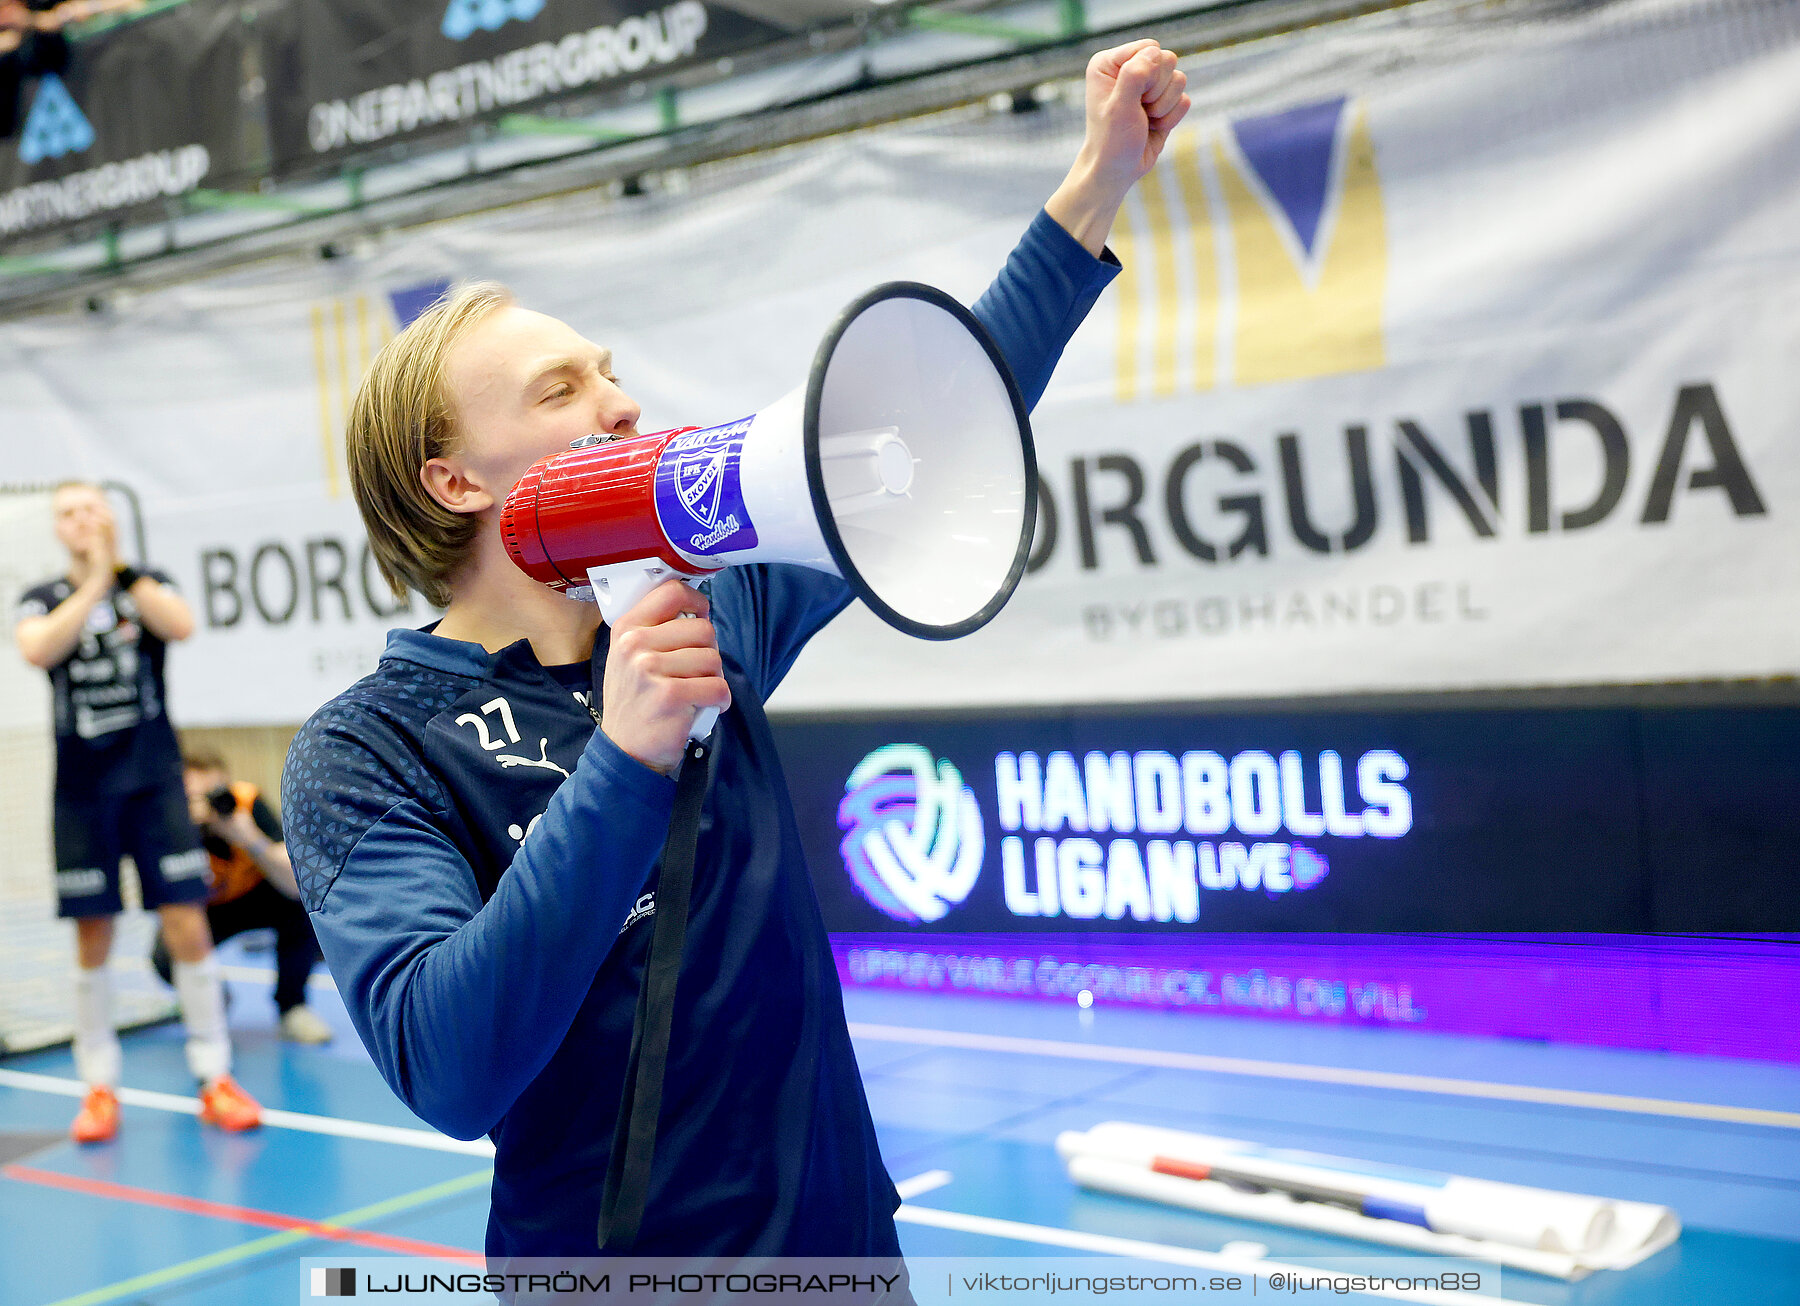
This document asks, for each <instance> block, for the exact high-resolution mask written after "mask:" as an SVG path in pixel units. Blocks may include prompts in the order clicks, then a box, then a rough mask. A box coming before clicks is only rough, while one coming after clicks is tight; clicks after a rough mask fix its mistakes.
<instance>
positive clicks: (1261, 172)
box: [1231, 95, 1346, 258]
mask: <svg viewBox="0 0 1800 1306" xmlns="http://www.w3.org/2000/svg"><path fill="white" fill-rule="evenodd" d="M1345 103H1346V99H1345V97H1344V96H1341V95H1340V96H1339V97H1338V98H1337V99H1335V100H1324V101H1321V102H1320V103H1318V104H1303V105H1301V106H1300V107H1298V108H1296V109H1288V110H1286V111H1284V112H1282V113H1271V114H1268V115H1266V116H1264V117H1261V118H1242V119H1239V120H1238V121H1237V122H1234V123H1233V124H1232V125H1231V129H1232V131H1233V132H1235V133H1236V134H1237V142H1238V148H1239V149H1241V150H1242V151H1243V152H1244V157H1245V158H1246V159H1247V160H1249V162H1250V166H1251V167H1252V168H1254V169H1256V175H1257V176H1258V177H1260V178H1262V184H1263V185H1264V186H1265V187H1267V188H1268V191H1269V194H1270V195H1272V196H1274V198H1275V202H1276V203H1277V204H1279V205H1281V211H1282V212H1283V213H1285V214H1287V219H1288V222H1289V223H1291V224H1292V225H1293V228H1294V235H1295V236H1296V237H1297V238H1298V239H1299V241H1300V247H1301V248H1302V249H1304V250H1305V251H1306V254H1307V257H1309V258H1310V257H1312V255H1313V252H1314V251H1313V243H1314V242H1315V241H1316V240H1317V239H1318V237H1319V219H1320V218H1321V217H1322V216H1323V215H1324V213H1325V197H1326V195H1328V194H1329V193H1330V190H1331V153H1332V147H1333V146H1334V145H1335V144H1336V143H1337V129H1338V120H1339V119H1340V118H1341V117H1343V113H1344V105H1345Z"/></svg>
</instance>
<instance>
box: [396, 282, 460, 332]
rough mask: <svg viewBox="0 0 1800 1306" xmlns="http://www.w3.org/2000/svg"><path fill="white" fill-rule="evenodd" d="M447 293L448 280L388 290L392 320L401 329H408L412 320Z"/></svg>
mask: <svg viewBox="0 0 1800 1306" xmlns="http://www.w3.org/2000/svg"><path fill="white" fill-rule="evenodd" d="M449 293H450V281H449V279H448V278H439V279H438V280H435V281H421V282H420V283H419V284H418V285H416V286H401V287H400V288H399V289H397V290H390V291H388V292H387V297H388V303H389V304H391V305H393V308H394V320H395V321H396V322H398V323H399V324H400V325H401V326H402V327H409V326H411V325H412V323H413V319H414V318H416V317H418V316H419V314H421V313H423V312H424V311H425V310H426V309H428V308H430V307H431V306H432V305H433V304H435V303H437V302H438V300H440V299H442V298H443V297H444V296H445V295H447V294H449Z"/></svg>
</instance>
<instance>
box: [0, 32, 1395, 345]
mask: <svg viewBox="0 0 1800 1306" xmlns="http://www.w3.org/2000/svg"><path fill="white" fill-rule="evenodd" d="M1404 7H1405V5H1404V4H1403V3H1399V2H1397V0H1217V2H1215V3H1211V4H1197V3H1194V0H1024V2H1022V3H1020V2H1014V3H995V2H994V0H943V2H941V3H929V4H905V3H902V2H899V0H891V2H890V3H885V4H884V3H874V2H872V0H729V3H721V2H720V0H588V2H587V3H570V2H569V0H562V2H561V3H559V0H151V3H150V4H148V5H146V6H145V7H143V8H142V9H139V10H137V11H135V12H133V13H129V14H124V15H113V16H110V17H103V18H99V19H95V20H91V21H89V22H88V23H86V24H83V25H82V26H81V27H79V28H73V29H71V46H72V50H73V59H72V60H71V63H70V66H69V68H68V69H67V71H66V72H65V73H64V74H63V75H62V76H61V77H58V76H54V75H47V76H44V77H41V78H38V79H35V84H29V85H28V89H27V90H26V91H25V93H24V97H23V98H24V99H25V101H26V102H25V103H24V104H22V105H21V106H20V110H21V112H20V118H21V127H20V130H19V132H18V134H17V135H16V136H15V137H14V138H13V139H12V140H9V141H7V142H6V143H5V145H4V147H0V315H5V316H15V317H16V316H20V315H25V314H31V313H34V312H40V311H45V310H52V309H62V308H66V307H68V306H69V305H70V304H71V303H75V304H80V303H83V302H86V303H87V304H88V306H89V307H90V308H92V309H94V310H95V311H103V310H104V307H105V305H106V303H107V302H108V296H110V295H114V294H117V293H119V292H121V291H123V292H127V293H128V292H129V291H130V290H132V289H133V288H139V287H148V286H152V285H156V284H162V283H166V282H168V281H171V280H179V279H182V278H184V277H188V276H193V275H198V274H200V273H203V272H206V271H210V270H215V269H218V268H221V267H227V266H231V265H234V264H237V263H241V262H243V261H246V260H251V259H256V258H263V257H269V256H273V255H278V254H292V253H295V252H300V251H308V250H310V251H312V252H314V253H316V254H318V255H319V256H320V257H326V258H329V257H334V256H336V255H337V254H340V253H346V252H350V251H353V250H354V249H356V248H357V247H358V244H359V242H366V241H368V240H370V239H373V238H375V237H377V236H378V235H379V234H380V233H381V232H382V231H384V230H391V229H395V228H402V227H408V226H413V225H416V224H419V223H424V222H432V221H438V220H442V219H446V218H452V217H457V216H461V215H465V214H469V213H474V212H480V211H484V210H490V209H493V208H497V207H504V206H506V205H509V204H513V203H519V202H523V201H529V200H532V199H537V198H541V197H544V196H548V195H554V194H559V193H566V192H572V191H579V190H584V189H589V188H593V187H613V188H617V190H618V191H619V192H621V193H623V194H635V193H639V192H640V191H643V190H647V189H655V188H658V187H663V186H678V185H680V184H681V182H680V179H681V174H682V170H684V169H687V168H691V167H694V166H696V165H700V164H704V163H707V162H711V161H714V160H718V159H724V158H730V157H734V156H741V155H745V154H749V153H754V152H757V151H764V150H769V149H775V148H780V147H782V146H786V145H791V144H794V143H797V142H801V141H805V140H810V139H816V138H819V137H823V136H828V135H831V134H833V133H837V132H842V131H847V130H853V129H856V128H859V127H864V126H869V125H872V124H875V123H880V122H890V121H895V120H899V119H904V118H909V117H916V116H919V115H923V114H927V113H931V112H936V111H940V110H943V109H947V108H951V107H953V106H957V105H967V104H979V103H983V102H991V103H992V104H993V105H994V107H995V108H996V110H1000V111H1012V112H1022V111H1027V110H1029V109H1031V108H1033V107H1035V106H1036V105H1037V104H1038V103H1040V102H1042V101H1044V100H1045V99H1048V98H1051V97H1054V96H1058V95H1065V94H1071V93H1072V94H1079V77H1080V73H1081V70H1082V67H1083V65H1084V64H1085V62H1086V60H1087V58H1088V57H1089V55H1090V54H1092V53H1093V52H1094V51H1095V50H1097V49H1100V48H1102V47H1104V46H1105V45H1107V44H1110V43H1112V42H1114V41H1116V40H1118V39H1119V37H1120V36H1121V34H1128V33H1130V32H1132V31H1144V30H1149V28H1150V27H1151V26H1152V25H1153V26H1154V30H1155V32H1156V34H1157V36H1158V37H1159V39H1161V40H1162V41H1163V43H1164V44H1165V45H1169V46H1171V47H1173V48H1176V49H1179V50H1181V51H1182V52H1183V53H1191V52H1194V51H1196V50H1201V49H1206V48H1216V47H1219V46H1225V45H1233V44H1240V43H1243V42H1246V41H1252V40H1256V39H1258V38H1261V37H1267V36H1272V35H1276V34H1278V33H1284V32H1291V31H1294V30H1297V29H1300V28H1305V27H1309V26H1314V25H1318V24H1322V23H1328V22H1331V21H1333V20H1336V19H1342V18H1347V17H1351V16H1354V15H1357V14H1363V13H1367V12H1370V11H1372V10H1381V9H1401V8H1404ZM171 87H179V88H180V89H181V94H178V95H171V94H170V93H169V90H170V88H171Z"/></svg>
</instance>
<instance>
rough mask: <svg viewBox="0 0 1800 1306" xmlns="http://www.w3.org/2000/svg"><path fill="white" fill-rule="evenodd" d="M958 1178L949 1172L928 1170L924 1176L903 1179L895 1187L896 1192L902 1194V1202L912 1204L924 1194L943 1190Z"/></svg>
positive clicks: (917, 1175)
mask: <svg viewBox="0 0 1800 1306" xmlns="http://www.w3.org/2000/svg"><path fill="white" fill-rule="evenodd" d="M954 1178H956V1176H955V1175H953V1174H951V1173H950V1172H949V1171H948V1170H927V1171H926V1172H925V1173H924V1174H916V1175H914V1176H913V1177H912V1178H911V1179H902V1180H901V1181H900V1182H899V1183H897V1184H895V1185H894V1191H895V1192H897V1193H899V1194H900V1200H901V1201H903V1202H910V1201H911V1200H912V1199H913V1198H915V1197H918V1196H920V1195H922V1194H924V1193H929V1192H933V1191H935V1190H936V1189H939V1188H942V1187H943V1186H944V1185H945V1184H947V1183H949V1182H950V1181H951V1180H952V1179H954Z"/></svg>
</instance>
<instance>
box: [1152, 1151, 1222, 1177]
mask: <svg viewBox="0 0 1800 1306" xmlns="http://www.w3.org/2000/svg"><path fill="white" fill-rule="evenodd" d="M1150 1168H1151V1169H1152V1170H1154V1171H1156V1173H1157V1174H1171V1175H1174V1176H1175V1177H1176V1178H1177V1179H1206V1178H1209V1177H1210V1176H1211V1175H1212V1167H1211V1166H1210V1165H1201V1164H1200V1163H1199V1162H1198V1161H1183V1160H1181V1159H1180V1158H1178V1157H1173V1156H1159V1157H1156V1158H1154V1159H1152V1160H1151V1162H1150Z"/></svg>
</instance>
